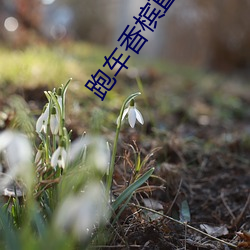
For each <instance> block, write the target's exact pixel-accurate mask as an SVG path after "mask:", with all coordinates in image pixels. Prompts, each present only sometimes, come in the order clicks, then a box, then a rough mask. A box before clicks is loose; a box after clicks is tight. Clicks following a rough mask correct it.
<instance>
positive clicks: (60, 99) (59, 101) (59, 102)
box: [57, 95, 62, 111]
mask: <svg viewBox="0 0 250 250" xmlns="http://www.w3.org/2000/svg"><path fill="white" fill-rule="evenodd" d="M57 101H58V104H59V106H60V108H61V111H62V96H61V95H58V96H57Z"/></svg>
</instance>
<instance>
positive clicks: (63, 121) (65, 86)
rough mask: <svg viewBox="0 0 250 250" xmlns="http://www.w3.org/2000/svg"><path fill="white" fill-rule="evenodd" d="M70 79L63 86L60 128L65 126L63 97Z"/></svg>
mask: <svg viewBox="0 0 250 250" xmlns="http://www.w3.org/2000/svg"><path fill="white" fill-rule="evenodd" d="M71 80H72V78H70V79H69V80H68V81H67V83H66V84H65V85H64V86H63V89H62V127H64V126H65V99H66V98H65V96H66V91H67V89H68V86H69V83H70V82H71Z"/></svg>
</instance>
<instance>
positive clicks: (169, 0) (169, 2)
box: [148, 0, 175, 13]
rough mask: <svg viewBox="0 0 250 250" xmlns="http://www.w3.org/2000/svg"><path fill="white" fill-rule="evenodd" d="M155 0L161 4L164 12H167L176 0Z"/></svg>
mask: <svg viewBox="0 0 250 250" xmlns="http://www.w3.org/2000/svg"><path fill="white" fill-rule="evenodd" d="M148 1H150V0H148ZM153 1H154V2H155V3H157V4H158V5H159V6H161V7H162V8H163V9H164V10H165V11H164V13H166V12H167V11H168V9H169V8H170V7H171V5H172V4H173V2H174V1H175V0H153ZM166 1H167V2H166Z"/></svg>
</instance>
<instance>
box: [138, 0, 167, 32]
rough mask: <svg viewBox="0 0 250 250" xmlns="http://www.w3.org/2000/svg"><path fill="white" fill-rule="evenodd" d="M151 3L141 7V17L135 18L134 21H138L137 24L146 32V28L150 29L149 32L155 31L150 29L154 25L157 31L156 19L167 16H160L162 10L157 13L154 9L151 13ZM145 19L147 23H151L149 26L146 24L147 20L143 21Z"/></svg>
mask: <svg viewBox="0 0 250 250" xmlns="http://www.w3.org/2000/svg"><path fill="white" fill-rule="evenodd" d="M150 6H151V4H150V3H147V4H146V5H145V6H144V7H141V8H140V9H141V12H140V13H139V17H135V16H134V19H135V20H136V22H135V24H137V23H139V24H140V25H141V27H142V29H143V30H145V27H146V28H148V29H149V30H151V31H153V32H154V30H153V29H152V28H151V27H150V26H151V25H152V24H153V23H154V29H156V26H157V21H156V18H158V19H159V18H162V17H163V16H165V14H162V15H160V16H159V14H160V13H161V10H159V11H157V12H156V8H154V9H153V10H152V11H150V12H149V10H150ZM142 17H144V18H145V19H146V20H147V21H149V25H147V24H146V20H145V19H144V20H141V18H142Z"/></svg>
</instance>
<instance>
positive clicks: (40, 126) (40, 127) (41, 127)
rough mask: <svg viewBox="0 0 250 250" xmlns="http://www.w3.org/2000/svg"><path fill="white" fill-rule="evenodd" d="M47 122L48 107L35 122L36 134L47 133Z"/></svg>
mask: <svg viewBox="0 0 250 250" xmlns="http://www.w3.org/2000/svg"><path fill="white" fill-rule="evenodd" d="M48 120H49V105H47V107H46V109H45V111H44V112H43V113H42V114H41V115H40V117H39V118H38V120H37V122H36V132H37V133H41V132H42V131H44V133H46V132H47V124H48Z"/></svg>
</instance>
